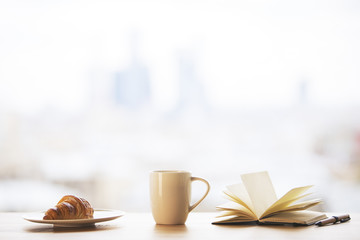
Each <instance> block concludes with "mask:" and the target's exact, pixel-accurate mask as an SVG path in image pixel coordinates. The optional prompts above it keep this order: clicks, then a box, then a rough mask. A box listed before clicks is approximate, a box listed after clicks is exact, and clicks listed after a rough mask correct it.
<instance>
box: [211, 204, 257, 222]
mask: <svg viewBox="0 0 360 240" xmlns="http://www.w3.org/2000/svg"><path fill="white" fill-rule="evenodd" d="M216 209H218V210H221V211H227V214H229V213H231V214H232V215H238V216H244V217H246V218H247V219H248V220H253V219H257V217H256V216H255V215H254V213H252V212H251V211H250V210H249V209H247V208H246V207H244V206H242V205H239V204H237V203H234V202H228V203H225V204H222V205H220V206H217V207H216Z"/></svg>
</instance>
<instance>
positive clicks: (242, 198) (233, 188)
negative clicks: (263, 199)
mask: <svg viewBox="0 0 360 240" xmlns="http://www.w3.org/2000/svg"><path fill="white" fill-rule="evenodd" d="M226 188H227V190H228V191H229V193H228V194H229V195H230V196H229V197H231V198H233V200H232V201H234V200H236V202H237V203H239V204H241V205H243V206H244V207H246V208H247V209H249V210H250V211H252V212H254V208H253V206H252V203H251V200H250V197H249V194H248V193H247V191H246V188H245V186H244V184H242V183H239V184H233V185H230V186H227V187H226ZM225 194H226V192H225Z"/></svg>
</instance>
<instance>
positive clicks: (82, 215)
mask: <svg viewBox="0 0 360 240" xmlns="http://www.w3.org/2000/svg"><path fill="white" fill-rule="evenodd" d="M93 214H94V209H93V208H92V207H91V205H90V203H89V202H88V201H87V200H85V199H84V198H80V197H76V196H73V195H66V196H64V197H62V198H61V199H60V201H59V202H58V203H57V204H56V206H55V207H52V208H50V209H49V210H47V211H46V212H45V216H44V217H43V219H44V220H63V219H88V218H93Z"/></svg>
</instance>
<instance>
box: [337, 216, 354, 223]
mask: <svg viewBox="0 0 360 240" xmlns="http://www.w3.org/2000/svg"><path fill="white" fill-rule="evenodd" d="M350 219H351V218H350V216H349V217H347V218H342V219H340V222H341V223H343V222H347V221H349V220H350Z"/></svg>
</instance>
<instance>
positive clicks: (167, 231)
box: [0, 212, 360, 240]
mask: <svg viewBox="0 0 360 240" xmlns="http://www.w3.org/2000/svg"><path fill="white" fill-rule="evenodd" d="M24 214H25V213H0V239H10V240H15V239H21V240H26V239H46V240H51V239H67V240H71V239H76V240H81V239H96V240H106V239H153V240H156V239H223V240H231V239H302V240H303V239H316V240H320V239H337V240H338V239H346V240H350V239H360V220H359V219H360V214H350V216H351V218H352V219H351V220H350V221H349V222H346V223H341V224H335V225H328V226H324V227H317V226H307V227H293V226H258V225H225V226H224V225H212V224H211V221H212V220H214V217H215V216H216V215H217V214H218V213H215V212H211V213H197V212H193V213H190V215H189V218H188V220H187V222H186V224H185V225H173V226H171V225H169V226H167V225H156V224H155V222H154V220H153V218H152V216H151V213H126V214H125V215H124V216H123V217H121V218H118V219H115V220H112V221H108V222H103V223H98V224H96V225H95V226H94V227H88V228H81V229H77V228H53V225H49V224H39V223H32V222H28V221H26V220H24V219H23V218H22V216H23V215H24ZM330 216H331V215H330Z"/></svg>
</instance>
